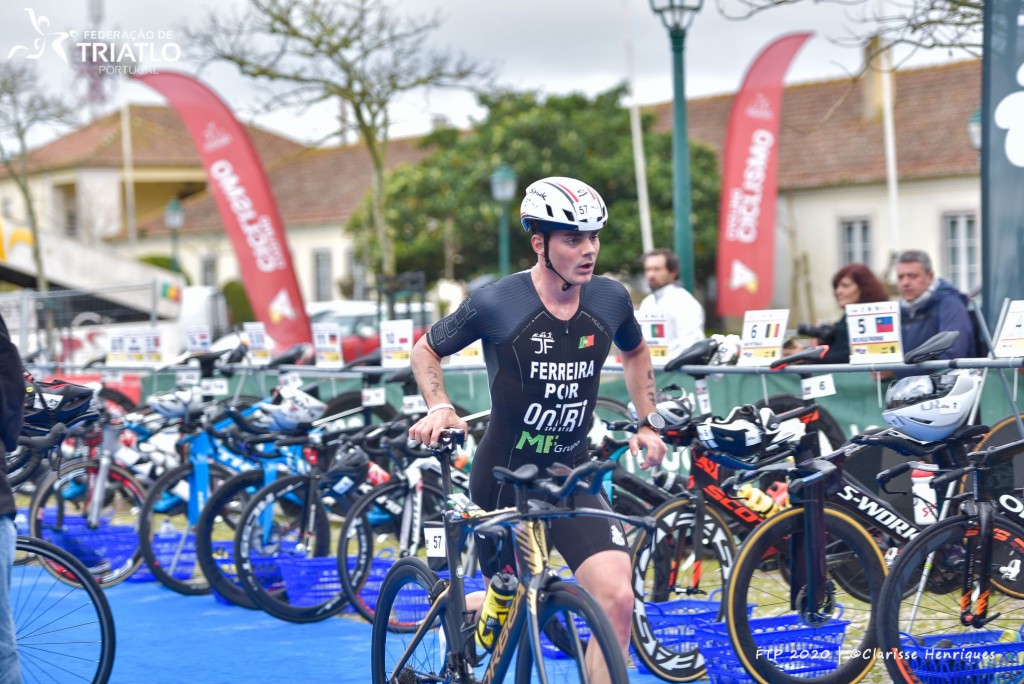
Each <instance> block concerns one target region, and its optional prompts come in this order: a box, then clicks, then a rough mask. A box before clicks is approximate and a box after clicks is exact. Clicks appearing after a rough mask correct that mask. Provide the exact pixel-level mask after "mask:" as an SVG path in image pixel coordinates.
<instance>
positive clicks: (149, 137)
mask: <svg viewBox="0 0 1024 684" xmlns="http://www.w3.org/2000/svg"><path fill="white" fill-rule="evenodd" d="M129 117H130V121H131V128H132V159H133V162H134V165H135V166H136V167H139V168H154V167H182V166H185V167H197V166H200V165H201V163H202V162H201V161H200V159H199V154H198V153H197V152H196V149H195V145H194V143H193V142H192V136H191V135H190V134H189V132H188V130H187V129H186V128H185V124H184V123H182V121H181V119H180V118H179V117H178V115H177V114H176V113H175V112H174V110H172V109H170V108H169V107H163V106H147V105H132V106H131V107H130V109H129ZM246 130H247V131H248V132H249V136H250V137H251V138H252V141H253V144H254V145H255V146H256V149H257V151H258V152H259V155H260V157H261V158H262V159H263V162H264V164H267V165H271V164H274V163H276V162H278V161H280V160H281V159H284V158H285V157H289V156H291V155H294V154H296V153H297V152H300V151H301V150H303V149H305V146H304V145H302V144H301V143H297V142H295V141H293V140H289V139H287V138H284V137H282V136H279V135H276V134H274V133H271V132H270V131H267V130H264V129H261V128H256V127H254V126H246ZM29 160H30V170H31V171H32V172H38V171H52V170H57V169H64V168H81V167H94V168H95V167H118V166H121V164H122V155H121V113H120V111H116V112H113V113H111V114H109V115H107V116H105V117H103V118H101V119H97V120H96V121H93V122H92V123H90V124H88V125H86V126H83V127H82V128H80V129H78V130H75V131H72V132H71V133H68V134H67V135H65V136H62V137H60V138H58V139H56V140H54V141H52V142H50V143H48V144H46V145H43V146H42V147H39V148H37V149H35V150H33V151H32V152H31V153H30V156H29ZM0 175H2V174H0Z"/></svg>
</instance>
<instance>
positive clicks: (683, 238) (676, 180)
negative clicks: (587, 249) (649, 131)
mask: <svg viewBox="0 0 1024 684" xmlns="http://www.w3.org/2000/svg"><path fill="white" fill-rule="evenodd" d="M650 3H651V9H652V10H654V12H655V14H657V15H658V16H659V17H661V23H662V24H664V25H665V28H667V29H668V35H669V38H670V39H671V41H672V114H673V118H674V119H675V121H674V126H673V129H672V210H673V211H672V213H673V225H674V238H675V239H674V242H675V252H676V254H677V255H678V256H679V278H680V280H681V281H682V285H683V287H685V288H686V289H687V290H689V291H690V292H693V285H694V268H693V227H692V226H691V225H690V214H691V213H692V208H691V207H692V199H691V193H690V145H689V141H688V140H687V132H686V78H685V71H684V62H683V49H684V47H685V44H686V31H687V30H688V29H689V28H690V24H692V23H693V18H694V16H696V14H697V12H699V11H700V8H701V7H702V6H703V5H704V0H650Z"/></svg>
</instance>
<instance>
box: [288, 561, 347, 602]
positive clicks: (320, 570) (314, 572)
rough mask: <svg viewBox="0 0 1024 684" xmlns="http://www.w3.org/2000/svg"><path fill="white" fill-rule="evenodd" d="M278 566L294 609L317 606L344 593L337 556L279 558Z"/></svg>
mask: <svg viewBox="0 0 1024 684" xmlns="http://www.w3.org/2000/svg"><path fill="white" fill-rule="evenodd" d="M277 566H278V567H279V568H280V569H281V579H282V580H283V581H284V586H285V589H286V590H287V591H288V603H290V604H291V605H293V606H302V607H308V606H318V605H320V604H321V603H325V602H327V601H329V600H330V599H332V598H334V597H335V596H337V595H338V594H340V593H341V592H342V591H343V590H342V588H341V578H340V577H338V559H337V558H336V557H335V556H322V557H318V558H295V557H284V558H278V559H277Z"/></svg>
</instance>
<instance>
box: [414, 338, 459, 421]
mask: <svg viewBox="0 0 1024 684" xmlns="http://www.w3.org/2000/svg"><path fill="white" fill-rule="evenodd" d="M411 363H412V372H413V375H414V376H415V377H416V384H417V385H419V388H420V394H422V395H423V399H424V400H425V401H426V402H427V406H433V405H435V404H450V403H451V402H450V401H449V400H448V392H446V391H445V388H444V376H443V374H442V371H441V357H439V356H438V355H437V354H436V353H435V352H434V350H433V349H431V348H430V345H429V344H427V338H426V336H424V337H421V338H420V339H419V340H418V341H417V342H416V345H415V346H414V347H413V349H412V360H411Z"/></svg>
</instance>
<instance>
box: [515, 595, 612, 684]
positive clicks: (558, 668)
mask: <svg viewBox="0 0 1024 684" xmlns="http://www.w3.org/2000/svg"><path fill="white" fill-rule="evenodd" d="M537 613H538V620H537V623H538V626H539V628H540V634H541V635H542V636H541V638H540V648H541V653H539V654H537V653H534V646H533V645H532V644H533V640H532V639H531V637H530V634H529V629H525V630H524V631H523V633H522V635H521V638H520V642H519V652H518V657H517V659H516V681H517V682H529V681H530V679H531V676H532V674H533V673H534V672H536V673H537V675H538V677H540V678H541V679H540V681H547V682H551V684H556V683H560V682H562V683H565V684H568V683H569V682H583V681H590V680H591V678H592V676H593V675H594V674H595V672H593V671H592V672H590V676H589V677H588V670H587V668H588V666H589V667H590V668H592V669H594V668H596V669H603V670H605V671H607V673H608V676H609V677H610V679H609V681H612V682H626V681H629V676H628V675H627V674H626V660H625V658H624V657H623V655H622V646H621V645H620V644H619V640H618V639H617V638H615V633H614V632H613V631H612V626H611V623H609V622H608V618H607V617H606V616H605V614H604V611H602V610H601V608H600V607H599V606H598V605H597V603H596V602H595V601H594V599H593V598H592V597H591V596H590V594H588V593H587V592H586V591H584V590H583V588H582V587H579V586H577V585H575V584H571V583H568V582H561V581H558V582H554V583H552V584H550V585H548V588H547V590H546V591H545V592H544V593H543V594H542V595H541V598H540V605H539V606H538V611H537ZM595 647H597V648H600V653H599V655H598V656H597V657H595V656H593V655H592V656H591V658H590V662H588V660H587V653H588V652H589V651H591V650H592V649H594V648H595Z"/></svg>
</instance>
